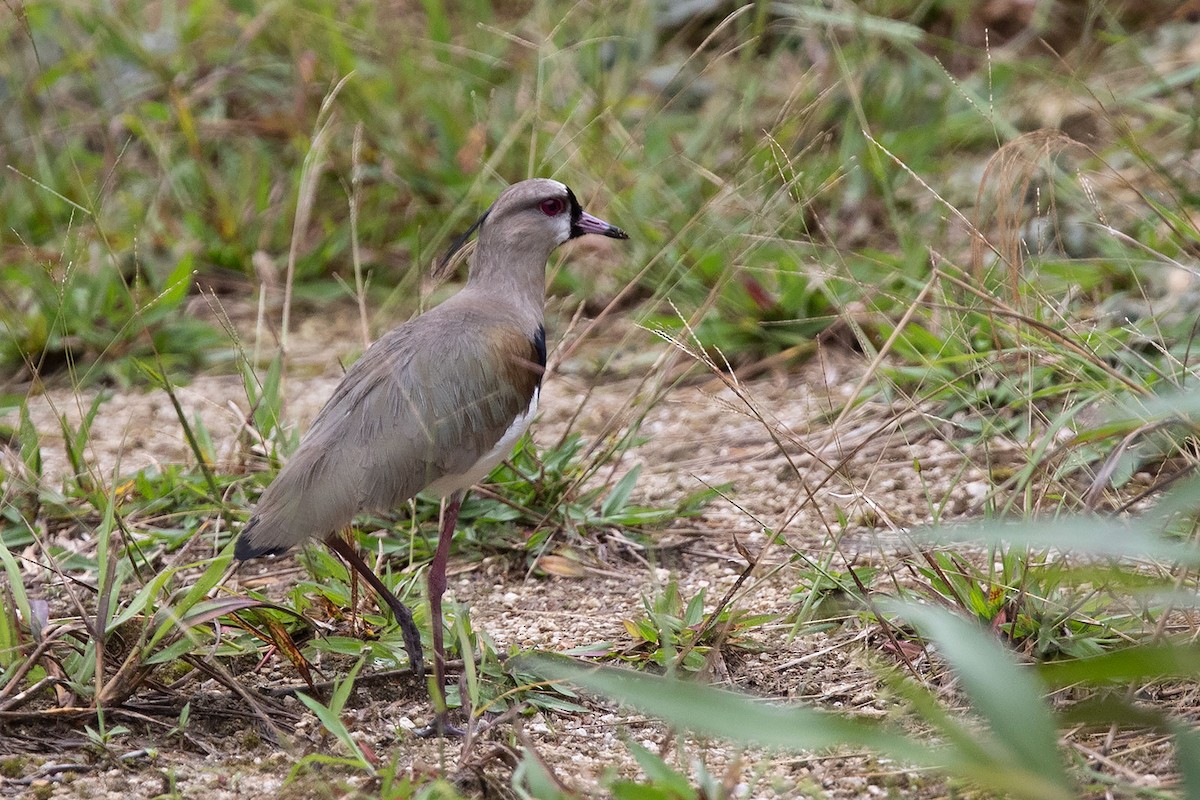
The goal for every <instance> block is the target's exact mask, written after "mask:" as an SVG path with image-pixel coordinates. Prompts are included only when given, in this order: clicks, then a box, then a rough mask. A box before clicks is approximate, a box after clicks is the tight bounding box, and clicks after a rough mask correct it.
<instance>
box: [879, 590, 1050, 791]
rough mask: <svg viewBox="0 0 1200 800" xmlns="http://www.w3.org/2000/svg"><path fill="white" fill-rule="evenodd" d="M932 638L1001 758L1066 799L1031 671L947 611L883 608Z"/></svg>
mask: <svg viewBox="0 0 1200 800" xmlns="http://www.w3.org/2000/svg"><path fill="white" fill-rule="evenodd" d="M883 607H884V608H887V609H890V610H894V611H896V612H897V613H899V614H901V615H902V616H903V617H904V618H905V619H907V620H909V621H910V622H912V623H913V624H914V625H916V626H917V628H918V629H919V630H920V631H921V633H922V634H923V635H925V636H926V637H927V638H929V639H932V640H933V641H934V642H935V643H936V644H937V647H938V650H939V651H940V652H941V654H942V655H943V656H944V657H945V658H946V659H947V660H948V661H949V662H950V663H951V664H952V665H953V667H954V671H955V673H956V674H957V675H958V677H959V680H960V681H961V683H962V686H963V688H964V689H965V690H966V692H967V694H968V695H969V696H970V698H971V706H972V708H974V710H975V711H976V712H978V713H979V714H980V716H982V717H983V718H984V719H985V720H986V721H987V723H988V726H989V728H990V729H991V732H992V734H993V735H994V738H995V743H996V744H997V745H999V746H1001V747H1003V748H1005V749H1007V750H1008V751H1009V754H1010V758H1008V759H1002V760H1003V761H1004V762H1005V765H1006V766H1011V767H1012V768H1013V769H1014V770H1016V771H1028V772H1031V773H1033V774H1035V775H1038V776H1040V778H1041V779H1042V780H1043V781H1045V782H1047V783H1049V784H1051V785H1055V786H1058V787H1060V788H1061V789H1062V791H1063V793H1064V797H1069V796H1070V788H1069V787H1070V783H1069V781H1068V780H1067V777H1066V772H1065V771H1064V768H1063V760H1062V756H1061V754H1060V753H1059V751H1058V731H1057V729H1056V727H1055V722H1054V718H1053V717H1052V715H1051V713H1050V709H1049V707H1048V706H1047V705H1046V703H1045V701H1044V700H1043V699H1042V697H1043V695H1044V694H1045V689H1044V687H1043V686H1042V685H1041V683H1040V682H1039V681H1038V679H1037V675H1036V673H1034V672H1033V671H1032V670H1030V669H1028V668H1025V667H1022V666H1020V665H1019V664H1017V662H1016V659H1015V658H1014V656H1013V654H1012V652H1011V651H1009V650H1008V649H1006V648H1005V647H1004V646H1003V645H1001V644H1000V642H999V641H998V640H997V639H996V638H995V637H994V636H993V635H991V634H990V633H988V632H987V631H986V630H984V629H983V628H981V627H980V626H979V625H977V624H975V623H973V622H969V621H967V620H966V619H964V618H963V617H961V616H959V615H958V614H955V613H953V612H951V611H947V610H945V609H942V608H935V607H933V606H926V605H917V604H913V603H906V604H898V603H887V604H883Z"/></svg>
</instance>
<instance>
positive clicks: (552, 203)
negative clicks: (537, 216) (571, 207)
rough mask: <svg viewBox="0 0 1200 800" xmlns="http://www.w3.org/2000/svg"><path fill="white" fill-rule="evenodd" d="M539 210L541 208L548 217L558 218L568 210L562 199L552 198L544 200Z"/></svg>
mask: <svg viewBox="0 0 1200 800" xmlns="http://www.w3.org/2000/svg"><path fill="white" fill-rule="evenodd" d="M538 208H540V209H541V210H542V213H543V214H545V215H546V216H547V217H557V216H558V215H559V214H561V213H562V212H563V211H565V210H566V208H567V204H566V203H565V202H563V200H562V198H560V197H552V198H550V199H549V200H543V201H542V202H541V203H540V204H539V205H538Z"/></svg>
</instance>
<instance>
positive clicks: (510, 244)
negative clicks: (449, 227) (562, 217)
mask: <svg viewBox="0 0 1200 800" xmlns="http://www.w3.org/2000/svg"><path fill="white" fill-rule="evenodd" d="M487 234H492V235H487ZM549 258H550V250H549V249H546V248H544V247H538V246H537V245H536V244H533V243H532V242H531V241H529V239H528V238H525V237H513V236H507V237H506V236H503V235H497V234H495V233H493V232H491V231H487V232H486V233H485V235H484V236H481V237H480V239H479V243H478V245H477V246H476V247H475V252H474V254H473V256H472V258H471V270H470V274H469V275H468V277H467V286H466V288H467V290H470V291H471V293H472V294H473V295H475V296H477V297H481V298H483V299H485V300H487V301H488V302H493V303H500V304H504V305H506V306H511V308H512V310H513V311H514V312H515V313H516V314H517V316H519V317H520V318H521V320H522V322H524V323H526V324H527V325H529V326H530V328H531V329H534V328H536V327H537V326H538V325H540V324H541V322H542V315H543V308H544V306H545V303H546V261H547V259H549Z"/></svg>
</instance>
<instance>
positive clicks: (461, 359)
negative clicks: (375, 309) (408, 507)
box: [238, 325, 544, 558]
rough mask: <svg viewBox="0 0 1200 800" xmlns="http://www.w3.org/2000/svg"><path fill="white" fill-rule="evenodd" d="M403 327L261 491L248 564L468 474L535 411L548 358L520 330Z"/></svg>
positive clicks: (363, 362)
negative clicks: (445, 331)
mask: <svg viewBox="0 0 1200 800" xmlns="http://www.w3.org/2000/svg"><path fill="white" fill-rule="evenodd" d="M437 333H438V329H434V328H430V327H424V328H418V329H416V330H413V329H411V328H410V327H409V326H401V327H400V328H397V329H396V330H394V331H392V332H391V333H389V334H387V335H386V336H384V337H383V338H381V339H380V340H379V341H378V342H376V343H375V345H374V346H372V347H371V348H370V349H368V351H367V352H366V353H365V354H364V355H363V357H362V358H361V359H359V360H358V361H357V362H356V363H355V364H354V365H353V366H352V367H351V368H350V370H349V371H348V372H347V374H346V376H345V378H343V380H342V382H341V383H340V384H339V385H338V388H337V390H336V391H335V392H334V395H333V397H331V398H330V399H329V402H328V403H326V405H325V407H324V408H323V409H322V410H321V412H320V414H318V416H317V418H316V420H314V422H313V425H312V427H311V428H310V430H309V432H308V433H307V434H306V435H305V437H304V439H303V441H302V442H301V443H300V447H299V448H298V449H297V451H296V453H295V454H294V455H293V456H292V457H291V459H290V460H289V461H288V463H287V464H286V465H285V466H284V468H283V469H282V470H281V471H280V473H279V475H278V477H276V478H275V481H274V482H273V483H272V484H271V485H270V486H269V487H268V488H267V490H266V491H265V492H264V493H263V496H262V499H261V500H260V501H259V504H258V508H257V509H256V510H255V514H254V516H253V517H252V518H251V519H250V522H249V523H248V524H247V526H246V528H245V529H243V531H242V535H241V537H240V539H239V542H238V557H239V558H250V557H253V556H254V555H260V554H264V553H270V552H279V551H282V550H286V549H287V548H289V547H291V546H293V545H296V544H299V543H301V542H303V541H305V540H306V539H309V538H311V537H321V536H325V535H327V534H329V533H332V532H333V531H336V530H338V529H339V528H341V527H343V526H345V525H347V524H348V523H349V522H350V520H351V519H352V517H353V516H354V514H356V513H357V512H359V511H363V510H387V509H391V508H394V507H395V506H397V505H399V504H400V503H402V502H404V501H405V500H407V499H409V498H410V497H412V496H413V495H415V494H416V493H417V492H419V491H421V490H422V489H424V488H425V487H426V486H428V485H429V484H430V483H432V482H433V481H436V480H438V479H440V478H443V477H445V476H448V475H456V474H459V473H463V472H466V471H467V470H469V469H470V468H471V467H472V466H473V465H474V464H475V463H476V462H477V461H478V460H479V459H480V458H481V457H482V456H483V455H485V454H486V453H488V452H489V451H490V450H491V449H492V448H493V447H494V446H495V445H496V443H497V442H499V441H500V439H501V437H502V436H503V435H504V433H505V431H507V430H508V428H509V426H510V425H511V424H512V422H513V420H514V419H516V418H517V417H518V416H519V415H520V414H522V413H523V412H525V411H526V410H527V409H528V408H529V405H530V401H531V400H532V399H533V396H534V392H535V391H536V390H537V388H538V386H539V384H540V382H541V374H542V369H543V363H541V362H542V359H543V358H544V356H542V355H541V353H540V352H539V348H538V345H537V343H536V342H535V341H534V340H531V339H530V338H529V337H528V336H527V335H526V334H525V333H524V332H522V331H520V330H519V329H517V328H515V327H509V326H504V325H489V326H486V327H483V328H481V329H480V330H479V334H480V335H476V336H470V337H464V336H441V337H439V336H437Z"/></svg>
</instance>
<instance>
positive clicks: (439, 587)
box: [429, 492, 468, 735]
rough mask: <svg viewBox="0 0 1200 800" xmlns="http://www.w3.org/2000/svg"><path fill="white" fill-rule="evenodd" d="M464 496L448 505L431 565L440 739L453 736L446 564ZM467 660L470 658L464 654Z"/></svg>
mask: <svg viewBox="0 0 1200 800" xmlns="http://www.w3.org/2000/svg"><path fill="white" fill-rule="evenodd" d="M463 494H464V492H455V493H454V494H453V495H451V496H450V499H449V501H448V502H447V503H446V512H445V514H443V515H442V529H441V531H440V532H439V533H438V543H437V550H436V551H435V552H434V554H433V562H432V563H430V565H429V617H430V624H432V625H433V680H434V696H433V697H432V700H433V707H434V710H435V711H436V713H437V717H436V718H435V720H434V723H433V725H432V726H430V727H431V728H433V729H434V730H431V731H429V732H430V733H433V734H436V735H444V734H446V733H453V732H454V731H453V729H452V728H450V727H449V726H447V725H446V647H445V644H444V642H443V634H444V626H443V624H442V595H443V594H445V592H446V564H447V562H448V561H449V560H450V543H451V542H452V541H453V540H454V528H455V525H457V524H458V509H459V507H460V506H461V505H462V499H463ZM464 657H468V656H466V655H465V654H464Z"/></svg>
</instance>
